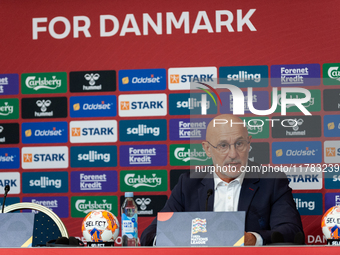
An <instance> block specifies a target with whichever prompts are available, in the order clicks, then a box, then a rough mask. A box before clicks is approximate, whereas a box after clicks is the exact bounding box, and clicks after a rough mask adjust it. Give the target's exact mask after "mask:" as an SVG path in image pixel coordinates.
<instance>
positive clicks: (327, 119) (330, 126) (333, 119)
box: [323, 115, 340, 137]
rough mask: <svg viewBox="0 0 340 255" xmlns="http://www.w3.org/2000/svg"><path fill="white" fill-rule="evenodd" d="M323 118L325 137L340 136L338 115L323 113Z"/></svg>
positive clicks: (339, 116) (339, 117) (339, 118)
mask: <svg viewBox="0 0 340 255" xmlns="http://www.w3.org/2000/svg"><path fill="white" fill-rule="evenodd" d="M323 118H324V121H323V123H324V125H323V130H324V135H325V137H340V115H325V116H324V117H323Z"/></svg>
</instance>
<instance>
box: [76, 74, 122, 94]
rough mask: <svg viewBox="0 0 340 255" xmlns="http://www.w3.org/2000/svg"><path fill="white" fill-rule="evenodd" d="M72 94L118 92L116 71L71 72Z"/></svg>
mask: <svg viewBox="0 0 340 255" xmlns="http://www.w3.org/2000/svg"><path fill="white" fill-rule="evenodd" d="M70 91H71V92H91V93H92V92H104V91H116V71H114V70H109V71H85V72H83V71H81V72H70Z"/></svg>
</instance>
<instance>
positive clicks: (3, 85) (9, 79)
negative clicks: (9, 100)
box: [0, 73, 19, 95]
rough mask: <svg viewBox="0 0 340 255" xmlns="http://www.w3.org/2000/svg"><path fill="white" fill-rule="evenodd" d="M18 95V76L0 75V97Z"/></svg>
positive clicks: (14, 74) (13, 74)
mask: <svg viewBox="0 0 340 255" xmlns="http://www.w3.org/2000/svg"><path fill="white" fill-rule="evenodd" d="M18 94H19V75H18V74H16V73H11V74H0V95H18Z"/></svg>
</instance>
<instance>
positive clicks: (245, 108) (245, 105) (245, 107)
mask: <svg viewBox="0 0 340 255" xmlns="http://www.w3.org/2000/svg"><path fill="white" fill-rule="evenodd" d="M236 100H237V99H236ZM250 100H251V101H252V102H253V103H257V95H253V96H252V99H250ZM229 102H230V105H229V107H230V111H234V108H233V107H234V97H233V95H232V94H230V96H229ZM247 102H248V96H245V97H244V104H243V107H244V110H245V111H250V109H249V106H248V103H247Z"/></svg>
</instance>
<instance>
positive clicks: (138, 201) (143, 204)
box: [135, 197, 153, 215]
mask: <svg viewBox="0 0 340 255" xmlns="http://www.w3.org/2000/svg"><path fill="white" fill-rule="evenodd" d="M135 202H136V204H137V205H139V208H140V210H138V215H140V214H143V215H152V214H153V209H151V210H146V209H147V206H148V205H149V204H150V203H151V198H144V197H142V198H137V199H136V200H135Z"/></svg>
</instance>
